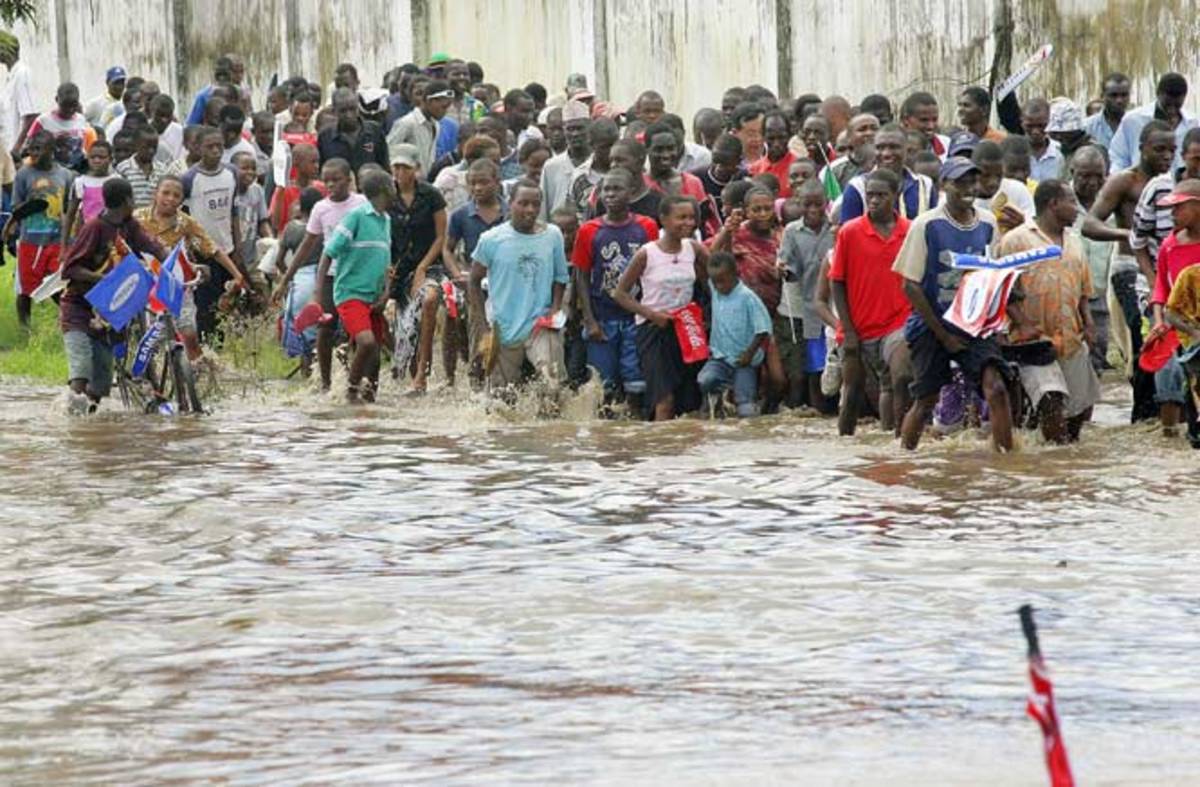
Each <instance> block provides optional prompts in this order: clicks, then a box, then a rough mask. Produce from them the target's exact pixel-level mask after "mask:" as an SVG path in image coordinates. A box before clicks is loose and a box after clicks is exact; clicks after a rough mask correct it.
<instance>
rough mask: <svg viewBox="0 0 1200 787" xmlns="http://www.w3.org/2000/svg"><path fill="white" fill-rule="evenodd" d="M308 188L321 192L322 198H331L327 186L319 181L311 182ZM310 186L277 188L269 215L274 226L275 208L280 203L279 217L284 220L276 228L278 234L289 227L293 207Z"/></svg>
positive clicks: (268, 211) (272, 197) (268, 210)
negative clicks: (301, 193)
mask: <svg viewBox="0 0 1200 787" xmlns="http://www.w3.org/2000/svg"><path fill="white" fill-rule="evenodd" d="M308 186H311V187H313V188H314V189H316V190H317V191H319V192H321V196H322V197H328V196H329V189H327V188H325V184H324V183H322V182H321V181H319V180H314V181H312V182H310V183H309V184H308ZM308 186H305V187H303V188H302V187H300V186H297V185H294V184H293V185H291V186H286V187H281V186H276V187H275V193H274V194H272V195H271V206H270V207H269V208H268V209H267V215H268V216H270V217H271V223H272V224H274V223H275V215H276V214H275V208H276V207H277V203H278V207H279V210H280V213H279V216H281V217H282V219H283V220H282V221H281V222H280V224H281V226H279V227H276V228H275V231H276V232H283V228H284V227H286V226H287V223H288V221H289V220H290V218H289V217H290V214H291V212H292V205H294V204H295V203H296V202H298V201H299V200H300V192H301V191H304V189H305V188H308Z"/></svg>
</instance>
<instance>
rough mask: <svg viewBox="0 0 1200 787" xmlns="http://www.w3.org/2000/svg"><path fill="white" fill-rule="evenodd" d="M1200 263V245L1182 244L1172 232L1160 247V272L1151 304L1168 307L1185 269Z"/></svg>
mask: <svg viewBox="0 0 1200 787" xmlns="http://www.w3.org/2000/svg"><path fill="white" fill-rule="evenodd" d="M1197 263H1200V243H1180V242H1179V239H1178V237H1176V233H1174V232H1172V233H1171V234H1170V235H1168V236H1167V239H1166V240H1165V241H1163V242H1162V245H1161V246H1159V247H1158V271H1157V272H1156V274H1155V276H1154V293H1153V294H1152V295H1151V296H1150V302H1151V303H1157V304H1160V305H1166V303H1167V299H1168V298H1170V297H1171V287H1173V286H1174V285H1175V280H1176V279H1178V278H1179V274H1180V273H1182V272H1183V269H1184V268H1186V267H1188V266H1190V265H1195V264H1197Z"/></svg>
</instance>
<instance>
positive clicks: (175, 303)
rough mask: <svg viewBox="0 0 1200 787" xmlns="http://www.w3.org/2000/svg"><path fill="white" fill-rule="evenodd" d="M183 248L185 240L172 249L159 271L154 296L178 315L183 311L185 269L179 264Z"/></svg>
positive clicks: (172, 312)
mask: <svg viewBox="0 0 1200 787" xmlns="http://www.w3.org/2000/svg"><path fill="white" fill-rule="evenodd" d="M182 248H183V241H179V243H177V244H175V248H174V249H171V253H170V254H169V255H168V256H167V259H166V260H165V261H164V262H163V264H162V268H160V269H159V271H158V285H157V286H155V288H154V297H155V298H158V300H159V302H160V303H161V304H162V305H163V306H165V307H167V311H169V312H171V314H173V315H174V316H176V317H178V316H179V313H180V312H181V311H183V270H182V268H180V265H179V254H180V249H182Z"/></svg>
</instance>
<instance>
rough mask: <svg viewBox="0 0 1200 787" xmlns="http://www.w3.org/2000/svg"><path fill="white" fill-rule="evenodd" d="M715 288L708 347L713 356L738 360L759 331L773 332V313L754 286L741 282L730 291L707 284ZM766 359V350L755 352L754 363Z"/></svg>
mask: <svg viewBox="0 0 1200 787" xmlns="http://www.w3.org/2000/svg"><path fill="white" fill-rule="evenodd" d="M708 288H709V290H710V291H711V292H712V336H710V337H709V339H708V349H709V352H710V353H711V355H712V357H713V358H716V359H718V360H723V361H726V362H727V363H730V364H736V363H737V360H738V358H739V357H741V355H742V353H744V352H746V348H747V347H749V346H750V343H751V342H753V341H754V337H755V336H758V335H759V334H763V333H766V334H769V333H771V315H770V314H768V313H767V307H766V306H765V305H764V304H763V302H762V299H761V298H759V297H758V296H757V295H755V294H754V290H752V289H750V288H749V287H747V286H746V285H745V284H743V283H742V282H740V281H739V282H738V283H737V284H736V285H735V286H734V288H733V289H732V290H730V291H729V294H728V295H722V294H721V293H720V292H718V291H717V288H716V287H714V286H713V285H712V282H709V284H708ZM762 362H763V351H762V349H761V348H759V350H758V352H756V353H754V360H752V361H751V362H750V365H751V366H758V365H759V364H760V363H762Z"/></svg>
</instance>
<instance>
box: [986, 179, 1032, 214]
mask: <svg viewBox="0 0 1200 787" xmlns="http://www.w3.org/2000/svg"><path fill="white" fill-rule="evenodd" d="M1001 194H1003V195H1004V202H1003V203H1001V204H1002V205H1012V206H1013V207H1014V208H1016V209H1017V210H1019V211H1021V213H1023V214H1025V218H1026V219H1032V218H1033V216H1034V214H1035V213H1036V211H1035V210H1034V209H1033V195H1032V194H1030V193H1029V187H1028V186H1026V185H1025V184H1024V183H1022V182H1021V181H1019V180H1013V179H1012V178H1002V179H1001V180H1000V188H999V190H998V191H997V192H996V193H995V194H993V195H992V198H991V199H977V200H975V207H977V208H979V209H980V210H985V211H987V212H988V213H991V214H992V215H993V216H994V215H996V210H995V206H996V201H997V200H999V199H1000V195H1001Z"/></svg>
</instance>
